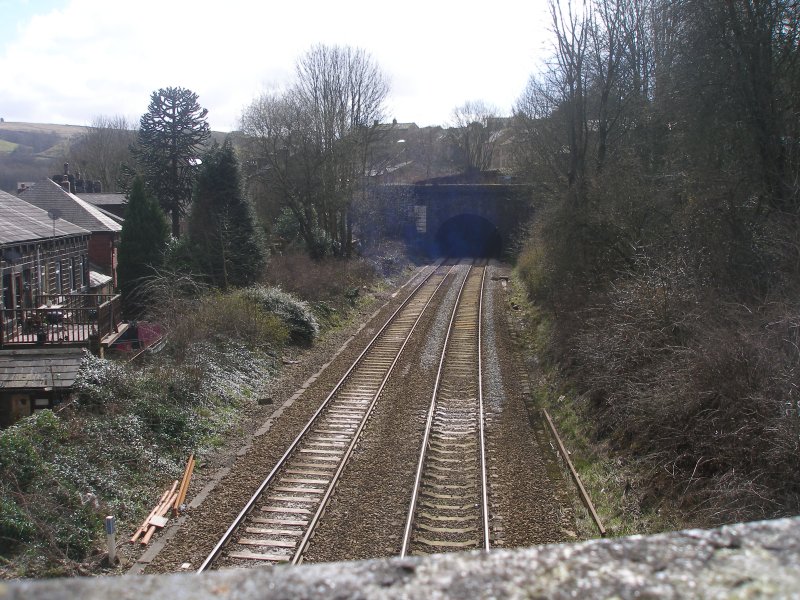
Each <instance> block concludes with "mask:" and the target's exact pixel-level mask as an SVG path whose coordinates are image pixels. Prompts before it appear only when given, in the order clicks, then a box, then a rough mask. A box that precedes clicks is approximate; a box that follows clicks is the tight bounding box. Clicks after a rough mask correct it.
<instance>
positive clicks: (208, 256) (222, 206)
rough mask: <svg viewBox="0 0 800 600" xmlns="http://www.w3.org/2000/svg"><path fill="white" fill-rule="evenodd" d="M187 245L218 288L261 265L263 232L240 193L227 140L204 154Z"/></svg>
mask: <svg viewBox="0 0 800 600" xmlns="http://www.w3.org/2000/svg"><path fill="white" fill-rule="evenodd" d="M189 247H190V248H191V251H190V254H191V257H192V261H193V263H194V264H195V265H196V266H197V271H198V272H199V273H202V275H203V277H204V279H205V280H207V281H208V282H209V283H210V284H211V285H213V286H215V287H218V288H222V289H226V288H228V287H229V286H243V285H248V284H250V283H253V282H254V281H255V280H256V279H257V278H258V277H259V276H260V275H261V272H262V270H263V268H264V265H265V264H266V261H267V257H266V248H265V244H264V236H263V231H262V230H261V229H260V228H259V226H258V224H257V222H256V218H255V213H254V211H253V206H252V204H251V202H250V201H249V200H248V199H247V198H246V197H245V196H244V194H243V193H242V186H241V183H240V177H239V162H238V160H237V159H236V154H235V153H234V150H233V146H232V144H231V143H230V141H226V142H225V143H224V144H223V145H222V146H219V145H217V144H216V143H215V144H214V146H213V147H212V148H211V149H210V150H209V151H208V152H206V153H205V155H204V156H203V162H202V164H201V166H200V170H199V173H198V176H197V186H196V189H195V193H194V198H193V202H192V212H191V215H190V216H189Z"/></svg>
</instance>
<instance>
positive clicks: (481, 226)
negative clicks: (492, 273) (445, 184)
mask: <svg viewBox="0 0 800 600" xmlns="http://www.w3.org/2000/svg"><path fill="white" fill-rule="evenodd" d="M502 253H503V238H502V236H501V235H500V232H499V231H498V230H497V227H495V225H494V224H492V223H491V222H490V221H487V220H486V219H484V218H483V217H479V216H478V215H469V214H464V215H457V216H455V217H451V218H450V219H448V220H446V221H445V222H444V223H442V224H441V226H440V227H439V229H438V230H437V232H436V238H435V248H434V249H433V254H434V255H435V256H450V257H474V258H500V256H501V255H502Z"/></svg>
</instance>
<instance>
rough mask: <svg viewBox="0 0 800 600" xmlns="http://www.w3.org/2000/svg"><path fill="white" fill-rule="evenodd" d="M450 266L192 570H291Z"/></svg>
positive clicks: (376, 345) (432, 277) (399, 316)
mask: <svg viewBox="0 0 800 600" xmlns="http://www.w3.org/2000/svg"><path fill="white" fill-rule="evenodd" d="M452 268H453V267H450V266H440V267H438V268H436V269H432V270H431V272H430V273H429V274H428V276H427V277H426V278H425V279H424V280H423V281H422V282H421V283H420V284H419V285H418V286H417V287H416V288H415V289H414V291H413V292H412V293H411V294H410V295H409V297H408V298H407V299H406V301H405V302H404V303H403V304H402V305H401V306H400V308H398V309H397V311H395V313H393V314H392V316H391V317H390V318H389V319H388V320H387V322H386V324H385V325H384V326H383V327H382V328H381V330H380V331H379V332H378V333H377V334H376V335H375V337H374V338H373V339H372V341H371V342H370V343H369V344H368V345H367V347H366V348H365V350H364V351H363V352H362V353H361V355H360V356H359V357H358V358H357V359H356V361H355V362H354V363H353V365H352V366H351V367H350V368H349V369H348V371H347V372H346V373H345V375H344V376H343V377H342V378H341V380H340V381H339V383H338V384H337V385H336V386H335V388H334V389H333V390H332V391H331V392H330V394H329V395H328V396H327V398H326V399H325V401H324V402H323V403H322V404H321V405H320V408H319V409H318V410H317V412H316V413H315V414H314V415H313V416H312V417H311V419H310V420H309V422H308V423H307V425H306V426H305V427H304V428H303V430H302V431H301V432H300V434H299V435H298V436H297V437H296V438H295V440H294V441H293V442H292V444H290V446H289V448H288V449H287V450H286V452H285V454H284V455H283V457H282V458H281V459H280V460H279V461H278V463H277V464H276V465H275V467H274V468H273V469H272V471H271V472H270V473H269V475H267V477H266V479H265V480H264V481H263V483H262V484H261V485H260V486H259V488H258V490H257V491H256V493H255V494H254V495H253V497H252V498H251V499H250V500H249V501H248V502H247V504H246V505H245V507H244V508H243V509H242V511H241V512H240V513H239V515H238V516H237V517H236V519H235V520H234V522H233V523H232V524H231V525H230V527H229V528H228V530H227V531H226V532H225V534H224V535H223V537H222V538H221V539H220V540H219V542H218V543H217V544H216V546H215V547H214V549H213V550H212V551H211V553H210V554H209V555H208V557H207V558H206V559H205V561H204V562H203V564H202V565H201V566H200V568H199V569H198V572H203V571H206V570H209V569H211V568H212V567H213V566H216V565H219V564H221V563H224V564H226V565H236V566H246V564H247V563H250V564H265V563H291V564H296V563H298V562H300V561H301V560H302V556H303V552H304V551H305V549H306V547H307V546H308V543H309V541H310V539H311V536H312V535H313V532H314V529H315V527H316V525H317V523H318V521H319V519H320V517H321V515H322V513H323V512H324V510H325V506H326V504H327V502H328V500H329V498H330V496H331V494H332V493H333V490H334V488H335V486H336V483H337V481H338V479H339V477H340V475H341V474H342V472H343V470H344V468H345V465H346V463H347V460H348V459H349V457H350V455H351V453H352V451H353V449H354V447H355V445H356V443H357V441H358V438H359V435H360V433H361V431H362V430H363V428H364V426H365V424H366V422H367V420H368V418H369V415H370V413H371V412H372V409H373V408H374V406H375V403H376V402H377V399H378V397H379V396H380V393H381V391H382V390H383V388H384V386H385V384H386V381H387V379H388V378H389V375H390V374H391V373H392V370H393V368H394V366H395V364H396V363H397V360H398V358H399V356H400V355H401V353H402V352H403V349H404V348H405V346H406V343H407V342H408V340H409V338H410V337H411V334H412V333H413V332H414V329H415V328H416V325H417V323H418V322H419V320H420V319H421V317H422V315H423V313H424V311H425V309H426V308H427V307H428V305H429V304H430V302H431V301H432V299H433V297H434V295H435V294H436V292H437V291H438V290H439V288H440V287H441V286H442V285H443V283H444V282H445V280H446V279H447V276H448V275H449V274H450V272H451V271H452Z"/></svg>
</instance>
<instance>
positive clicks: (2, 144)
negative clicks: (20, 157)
mask: <svg viewBox="0 0 800 600" xmlns="http://www.w3.org/2000/svg"><path fill="white" fill-rule="evenodd" d="M17 148H19V144H15V143H14V142H7V141H6V140H0V154H11V153H12V152H14V151H15V150H16V149H17Z"/></svg>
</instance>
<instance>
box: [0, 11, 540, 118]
mask: <svg viewBox="0 0 800 600" xmlns="http://www.w3.org/2000/svg"><path fill="white" fill-rule="evenodd" d="M548 31H549V23H548V18H547V8H546V0H485V1H483V2H477V1H474V0H462V1H460V2H454V1H451V0H397V1H395V2H385V1H382V0H324V1H318V0H266V1H265V0H261V1H259V0H255V1H253V0H217V1H216V2H208V1H205V0H194V1H187V0H136V1H135V2H130V1H127V0H0V32H1V34H0V117H2V118H4V119H5V120H6V121H8V122H14V121H21V122H29V123H56V124H67V125H90V124H91V123H92V121H93V120H95V119H96V118H98V117H101V116H103V117H113V116H124V117H126V118H128V119H129V120H130V121H131V122H138V120H139V117H140V116H141V115H142V114H143V113H145V112H146V111H147V105H148V103H149V100H150V94H151V93H152V92H153V91H155V90H158V89H159V88H164V87H170V86H172V87H184V88H188V89H190V90H192V91H194V92H195V93H197V94H198V96H199V103H200V105H201V106H203V107H205V108H207V109H208V111H209V113H208V122H209V125H210V126H211V129H212V130H215V131H231V130H234V129H236V128H237V127H238V124H239V118H240V116H241V114H242V111H243V109H244V108H245V107H247V106H248V105H249V104H250V103H252V102H253V100H255V99H256V98H257V97H258V96H260V95H261V94H263V93H265V92H268V91H271V90H275V89H280V88H281V87H282V86H286V85H287V84H289V83H291V80H292V77H293V69H294V65H295V63H296V61H297V60H298V58H299V57H301V56H302V55H303V54H304V53H305V52H307V51H308V50H309V49H310V48H311V47H312V46H314V45H316V44H327V45H347V46H352V47H357V48H363V49H364V50H366V51H367V52H369V53H370V55H371V56H372V58H373V59H374V60H375V61H376V62H377V63H378V65H379V66H380V67H381V69H382V71H383V72H384V73H385V74H386V76H387V78H388V80H389V84H390V91H389V96H388V100H387V111H386V115H387V119H386V120H387V121H391V120H392V119H397V121H398V122H401V123H402V122H412V121H413V122H415V123H416V124H417V125H419V126H421V127H423V126H426V125H446V124H447V123H448V122H450V121H451V120H452V113H453V109H455V108H456V107H457V106H461V105H463V104H464V103H465V102H467V101H473V100H481V101H483V102H485V103H487V104H489V105H491V106H494V107H496V109H497V110H498V111H499V113H500V114H510V113H511V110H512V108H513V105H514V103H515V101H516V100H517V98H518V97H519V96H520V95H521V94H522V92H523V90H524V88H525V86H526V84H527V82H528V79H529V78H530V76H531V75H533V74H534V73H536V72H538V71H539V70H540V69H541V68H542V64H543V60H544V59H545V58H546V57H547V55H548V54H549V48H550V35H549V33H548Z"/></svg>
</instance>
